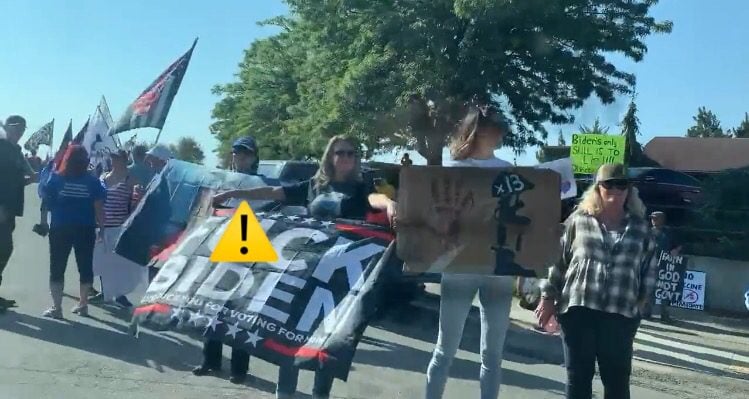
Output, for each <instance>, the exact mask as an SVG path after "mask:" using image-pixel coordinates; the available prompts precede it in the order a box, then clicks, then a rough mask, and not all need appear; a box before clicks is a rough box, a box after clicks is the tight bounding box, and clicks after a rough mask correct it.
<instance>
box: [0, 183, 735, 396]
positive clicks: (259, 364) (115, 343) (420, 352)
mask: <svg viewBox="0 0 749 399" xmlns="http://www.w3.org/2000/svg"><path fill="white" fill-rule="evenodd" d="M34 191H35V188H34V187H29V190H28V191H27V193H28V194H27V208H26V209H27V211H26V214H27V217H25V218H22V219H19V220H18V227H17V230H16V235H15V238H16V250H15V253H14V255H13V258H12V259H11V263H10V265H9V266H8V268H7V270H6V272H5V274H4V282H3V287H2V288H1V289H0V295H2V296H4V297H8V298H13V299H16V300H17V301H18V304H19V307H18V308H15V309H12V310H9V311H7V312H6V313H5V314H2V315H0V354H1V355H0V356H1V357H0V358H1V359H2V361H0V399H6V398H7V399H26V398H33V399H43V398H53V399H59V398H75V399H87V398H97V399H100V398H112V399H120V398H122V399H125V398H127V399H140V398H144V399H145V398H159V399H161V398H164V399H171V398H175V399H176V398H187V399H192V398H195V399H198V398H200V399H203V398H208V397H210V398H260V399H262V398H272V397H273V394H272V392H273V391H274V387H275V376H276V373H277V367H276V366H274V365H271V364H269V363H266V362H264V361H261V360H258V359H252V361H251V363H250V372H251V373H252V374H253V375H254V376H255V379H254V380H253V381H251V382H248V383H247V384H246V385H243V386H237V385H232V384H230V383H229V382H228V381H227V377H228V376H227V375H223V376H219V377H194V376H192V374H191V373H190V370H191V369H192V367H194V366H196V365H197V364H199V363H200V360H201V352H200V347H201V346H200V343H199V342H197V341H195V340H192V339H190V338H187V337H185V336H180V335H177V334H172V333H152V332H148V331H142V332H141V334H140V336H139V337H138V338H135V337H133V336H131V335H130V334H129V328H128V327H129V314H128V313H127V312H126V311H123V310H122V309H119V308H116V307H112V306H108V305H102V306H98V307H94V308H93V309H92V312H91V313H92V317H90V318H81V317H78V316H75V315H71V314H70V313H69V311H68V310H69V309H70V308H71V307H72V306H73V304H74V303H75V300H76V299H75V297H76V296H77V272H76V269H75V264H74V262H73V260H72V258H71V262H70V264H69V267H68V272H67V274H66V281H67V287H66V290H65V292H66V293H67V294H68V295H67V296H66V298H65V300H64V310H65V311H66V320H65V321H55V320H51V319H45V318H42V317H41V316H40V315H41V312H42V311H43V310H44V309H45V308H46V307H47V306H48V305H49V296H48V293H47V279H48V245H47V242H46V240H45V239H43V238H41V237H38V236H36V235H34V234H33V233H32V232H31V227H32V225H33V224H34V223H35V222H36V218H37V217H38V216H37V215H38V212H37V211H35V209H38V200H37V199H36V196H35V194H34ZM140 292H141V293H142V289H141V290H140ZM136 299H138V296H137V295H135V296H133V297H131V300H136ZM407 312H410V313H409V317H408V321H407V322H404V321H402V320H401V321H399V320H395V319H391V318H386V319H384V320H380V321H378V322H376V323H374V324H373V325H372V326H370V327H369V328H368V329H367V331H366V335H365V338H364V340H363V342H362V343H361V344H360V345H359V349H358V351H357V355H356V358H355V361H354V365H353V369H352V372H351V376H350V378H349V381H348V382H342V381H336V384H335V387H334V389H333V396H334V397H336V398H420V397H423V385H424V382H425V377H424V372H425V370H426V367H427V364H428V362H429V358H430V355H431V350H432V349H433V345H434V342H435V339H436V325H437V315H436V313H435V312H434V311H433V310H432V309H430V307H429V306H414V307H411V308H409V309H408V310H407ZM411 316H412V317H411ZM522 329H523V325H522V323H520V322H516V323H515V325H514V326H513V333H512V334H511V336H510V337H509V338H508V348H509V349H508V351H507V355H506V358H505V362H504V363H503V369H504V386H503V390H502V394H501V397H503V398H520V399H524V398H528V399H530V398H534V399H536V398H538V399H546V398H561V397H563V390H564V383H563V382H564V379H565V371H564V369H563V368H562V367H560V365H559V364H556V363H555V362H552V363H549V362H548V361H547V360H548V359H544V357H543V356H534V354H535V355H538V354H539V353H541V352H545V351H548V352H550V351H551V350H552V349H550V348H551V347H550V346H549V343H548V342H549V341H548V340H546V339H548V338H549V337H546V336H541V335H539V334H536V333H534V332H530V331H526V332H525V334H524V333H523V330H522ZM478 331H479V327H478V325H477V323H476V322H475V319H473V318H471V320H469V323H468V326H467V328H466V334H465V337H464V340H463V345H462V347H461V350H460V351H459V353H458V355H457V358H456V359H455V361H454V363H453V368H452V372H451V375H452V378H451V380H450V382H449V384H448V387H447V391H446V395H445V398H477V397H478V396H479V391H478V382H477V378H478V375H479V363H478V360H479V355H478V353H477V352H478ZM528 337H533V338H528ZM537 338H540V340H535V341H534V339H537ZM525 339H528V340H529V341H524V340H525ZM526 344H530V345H537V346H540V348H541V349H539V348H530V349H528V348H526V347H525V345H526ZM552 346H554V344H553V343H552ZM524 349H525V350H524ZM228 352H229V351H228V350H225V353H227V354H228ZM658 367H664V366H661V365H653V366H652V367H651V368H648V369H646V370H647V372H648V373H650V372H653V371H651V370H657V368H658ZM665 368H666V369H667V371H660V372H659V374H657V375H660V376H661V377H659V378H657V379H656V381H655V382H653V383H642V378H641V377H637V376H636V378H635V386H634V388H633V397H634V398H646V399H650V398H652V399H661V398H663V399H665V398H689V397H700V399H704V398H708V397H715V396H710V395H707V396H706V395H700V396H691V395H688V394H685V393H684V392H682V391H683V390H682V389H673V386H676V385H678V384H681V383H683V381H682V380H683V379H684V378H686V379H692V380H694V381H696V382H699V384H700V385H704V384H703V383H702V380H700V378H703V377H701V376H702V374H698V373H694V372H690V371H677V372H675V373H676V374H674V372H672V371H671V370H679V369H673V368H670V367H665ZM225 369H228V359H225ZM682 373H692V374H682ZM636 374H637V371H636ZM671 375H676V376H677V377H678V378H676V379H675V380H669V379H668V378H665V377H662V376H671ZM685 375H686V377H684V376H685ZM311 377H312V374H311V373H309V372H303V373H302V378H301V381H300V391H301V392H300V394H299V395H298V397H299V398H309V397H310V396H309V393H310V391H311V385H312V379H311ZM698 377H699V378H698ZM646 380H647V379H646ZM738 381H741V380H738ZM708 386H709V385H708ZM677 388H678V387H677ZM596 391H597V395H598V396H597V397H599V398H600V397H602V396H601V393H600V391H601V387H600V383H596ZM695 392H698V393H699V391H695ZM705 392H707V391H705ZM722 397H723V398H730V397H731V396H730V395H722ZM736 397H739V396H736Z"/></svg>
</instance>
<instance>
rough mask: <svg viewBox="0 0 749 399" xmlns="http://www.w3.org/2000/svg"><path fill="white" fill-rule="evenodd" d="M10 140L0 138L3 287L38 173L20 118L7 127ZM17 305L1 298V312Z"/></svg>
mask: <svg viewBox="0 0 749 399" xmlns="http://www.w3.org/2000/svg"><path fill="white" fill-rule="evenodd" d="M4 130H5V133H6V138H4V139H0V171H2V173H0V284H2V272H3V270H4V269H5V266H7V265H8V261H9V260H10V256H11V254H12V253H13V230H15V228H16V217H18V216H23V205H24V190H25V187H26V185H27V184H29V183H31V182H32V181H33V180H34V177H35V175H36V174H35V173H34V171H33V170H32V168H31V165H29V163H28V161H27V160H26V157H24V156H23V152H22V151H21V146H19V145H18V140H20V139H21V136H23V133H24V132H25V131H26V120H25V119H24V118H23V117H20V116H18V115H13V116H10V117H8V119H7V120H6V121H5V124H4ZM12 306H15V301H13V300H8V299H5V298H2V297H0V311H4V310H5V309H7V308H9V307H12Z"/></svg>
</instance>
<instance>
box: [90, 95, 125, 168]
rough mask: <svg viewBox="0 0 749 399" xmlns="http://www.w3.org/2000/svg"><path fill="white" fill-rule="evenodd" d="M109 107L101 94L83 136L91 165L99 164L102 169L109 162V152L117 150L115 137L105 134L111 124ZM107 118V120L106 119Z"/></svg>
mask: <svg viewBox="0 0 749 399" xmlns="http://www.w3.org/2000/svg"><path fill="white" fill-rule="evenodd" d="M108 114H109V107H108V106H107V103H106V100H105V99H104V97H103V96H102V98H101V102H100V103H99V105H98V106H97V107H96V111H95V112H94V114H93V115H91V120H90V121H89V124H88V129H87V130H86V133H85V134H84V136H83V142H82V143H81V145H83V146H84V147H85V148H86V150H87V151H88V154H89V157H90V158H91V165H92V166H93V167H94V168H96V167H97V166H99V165H101V166H102V167H103V168H104V169H107V168H106V166H107V165H108V164H109V158H110V157H109V154H110V153H112V152H115V151H117V150H118V148H119V146H118V145H117V142H116V141H115V139H114V138H113V137H111V136H109V135H108V134H107V132H108V131H109V127H110V126H111V125H110V123H111V122H109V121H111V119H112V117H111V115H108ZM108 119H109V121H108Z"/></svg>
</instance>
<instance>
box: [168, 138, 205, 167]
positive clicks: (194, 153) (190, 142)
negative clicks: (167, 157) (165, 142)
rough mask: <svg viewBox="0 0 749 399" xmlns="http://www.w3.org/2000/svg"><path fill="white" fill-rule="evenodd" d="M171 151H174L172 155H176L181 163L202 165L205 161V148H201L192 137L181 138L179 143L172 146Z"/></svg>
mask: <svg viewBox="0 0 749 399" xmlns="http://www.w3.org/2000/svg"><path fill="white" fill-rule="evenodd" d="M169 149H170V150H171V151H172V154H174V157H175V158H177V159H179V160H180V161H185V162H192V163H196V164H199V165H202V164H203V160H205V154H204V153H203V148H201V146H200V144H199V143H198V142H197V141H195V139H194V138H192V137H182V138H180V139H179V140H178V141H177V144H170V145H169Z"/></svg>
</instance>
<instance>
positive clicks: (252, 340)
mask: <svg viewBox="0 0 749 399" xmlns="http://www.w3.org/2000/svg"><path fill="white" fill-rule="evenodd" d="M261 339H263V338H262V337H261V336H259V335H257V334H256V333H255V331H247V341H244V343H245V344H252V346H254V347H256V348H257V343H258V341H260V340H261Z"/></svg>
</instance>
